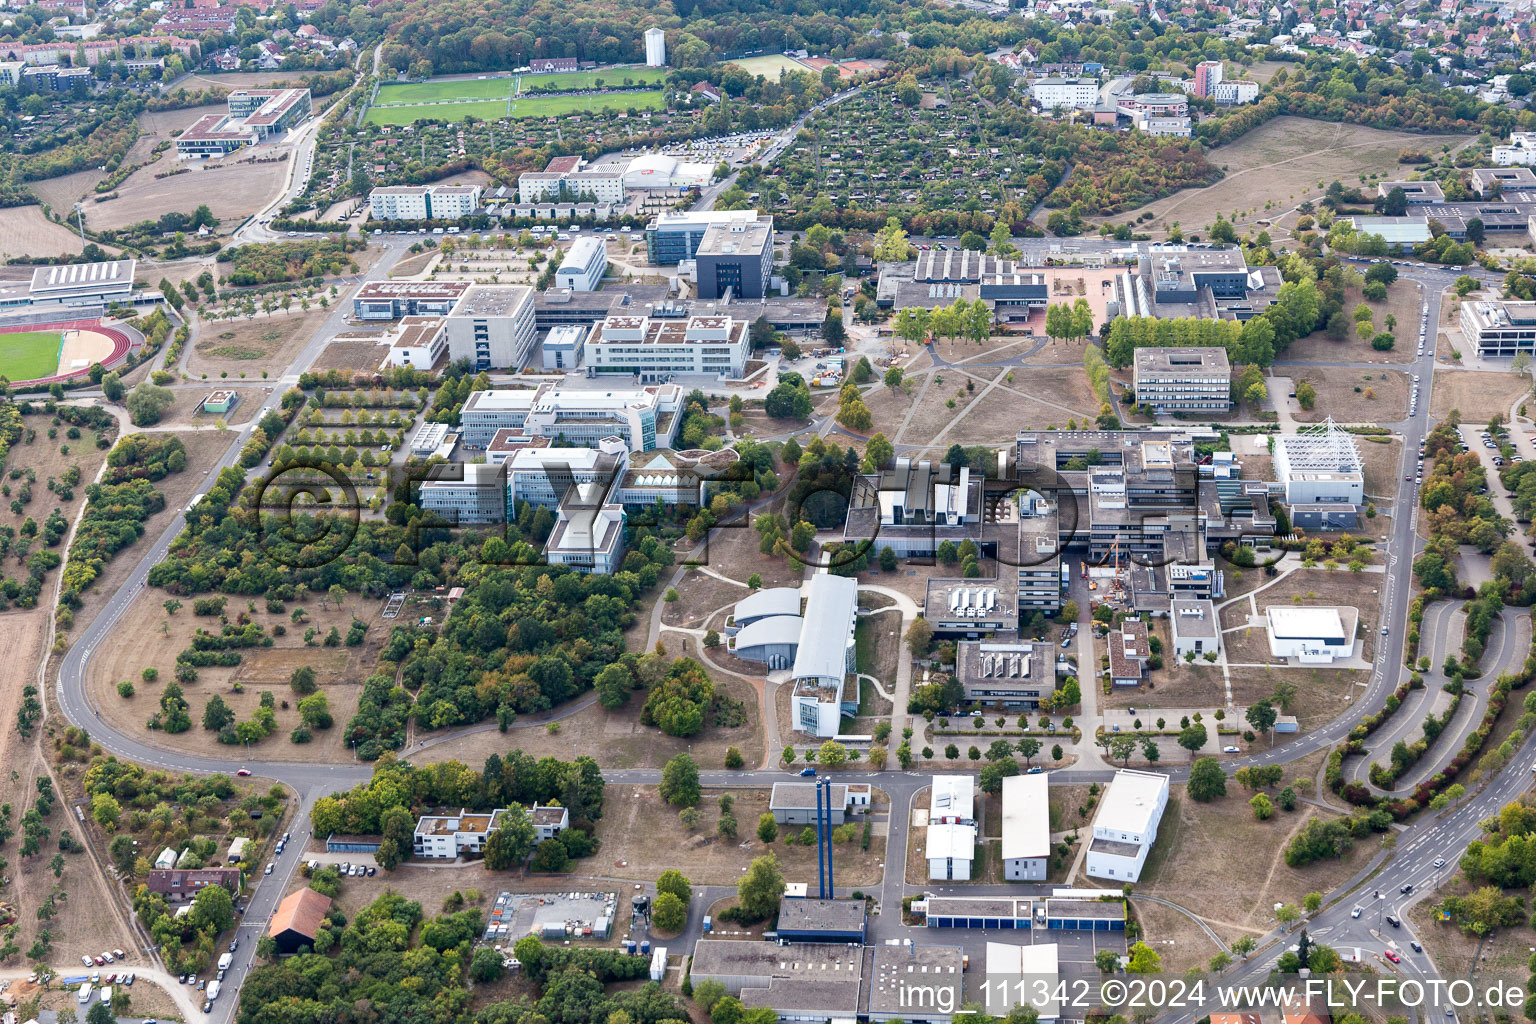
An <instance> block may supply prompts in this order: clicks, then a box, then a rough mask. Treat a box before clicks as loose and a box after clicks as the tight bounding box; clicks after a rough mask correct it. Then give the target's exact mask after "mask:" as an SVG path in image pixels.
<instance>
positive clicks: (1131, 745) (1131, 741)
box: [1109, 734, 1136, 766]
mask: <svg viewBox="0 0 1536 1024" xmlns="http://www.w3.org/2000/svg"><path fill="white" fill-rule="evenodd" d="M1109 751H1110V755H1111V756H1112V757H1114V758H1115V760H1117V761H1119V762H1120V764H1121V765H1122V766H1125V765H1129V764H1130V763H1131V755H1132V754H1134V753H1135V752H1136V737H1135V736H1131V735H1129V734H1125V735H1119V736H1111V737H1110V740H1109Z"/></svg>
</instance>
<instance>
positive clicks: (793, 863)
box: [585, 786, 890, 886]
mask: <svg viewBox="0 0 1536 1024" xmlns="http://www.w3.org/2000/svg"><path fill="white" fill-rule="evenodd" d="M725 793H729V795H730V796H731V797H732V798H733V800H734V801H735V802H734V805H733V807H732V809H731V813H732V814H733V815H734V816H735V818H736V822H737V835H736V838H735V839H734V840H731V839H722V838H719V837H718V836H717V835H716V831H715V829H716V824H717V823H718V822H719V820H720V816H721V815H720V805H719V800H720V797H721V795H722V794H725ZM769 795H770V791H769V790H767V789H760V788H754V789H731V790H720V789H705V790H704V796H703V798H702V799H701V800H700V801H699V806H698V811H699V824H698V827H697V829H695V830H693V831H692V832H690V831H689V830H688V829H686V828H684V827H683V824H682V822H680V821H679V820H678V817H677V815H678V810H679V808H676V807H670V806H668V805H667V804H666V803H665V802H663V801H662V799H661V797H660V796H659V795H658V794H657V792H656V789H655V787H653V786H609V787H608V789H607V790H606V795H605V796H604V798H603V817H602V819H601V820H599V821H598V823H597V837H598V839H600V840H601V841H602V844H603V845H602V849H601V850H600V851H599V852H598V855H597V857H595V858H593V860H592V861H588V862H585V863H587V864H590V868H589V870H591V871H592V872H593V873H594V874H604V875H612V876H614V877H617V878H634V879H645V880H647V881H649V880H651V879H654V878H655V877H656V876H657V875H659V874H661V873H662V872H663V871H665V870H667V869H668V868H673V867H677V866H678V865H679V864H680V863H682V864H686V865H687V867H686V868H685V869H684V873H685V874H686V875H687V876H688V880H689V881H691V882H692V883H693V884H694V885H732V884H734V883H735V882H736V881H737V879H739V878H740V877H741V873H742V871H744V870H745V869H746V867H747V865H748V864H750V863H751V862H752V859H753V858H754V857H761V856H762V855H763V854H765V853H773V854H775V855H776V856H777V857H778V858H779V868H780V870H781V871H783V872H784V878H785V879H786V880H787V881H790V882H814V881H815V879H816V869H815V867H814V866H813V865H814V862H815V860H816V847H815V844H812V845H810V846H804V845H801V844H799V843H789V842H787V841H786V839H787V837H788V835H789V833H791V832H793V833H795V834H796V838H798V834H799V832H800V828H798V827H796V826H792V825H785V826H780V829H779V836H778V838H777V839H775V840H774V841H773V842H771V843H764V842H763V841H762V840H760V839H758V837H757V821H758V818H759V817H761V816H762V815H763V814H765V813H767V812H768V798H769ZM875 800H876V803H877V804H880V805H883V806H885V807H888V806H889V803H890V801H889V798H887V797H886V796H885V794H884V793H883V792H881V791H879V790H876V797H875ZM854 822H855V836H854V839H853V841H852V842H850V843H842V844H839V845H838V847H837V880H838V883H839V884H840V885H868V886H873V885H878V884H879V882H880V878H881V875H882V872H883V868H882V866H881V865H882V863H883V862H884V861H885V837H884V836H883V835H880V834H879V832H878V830H876V833H875V834H874V835H872V836H871V837H870V842H869V849H868V850H864V849H861V848H860V846H861V844H860V835H861V834H862V830H863V827H864V823H863V820H862V819H854Z"/></svg>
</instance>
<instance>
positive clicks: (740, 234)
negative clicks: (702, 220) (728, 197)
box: [693, 220, 773, 299]
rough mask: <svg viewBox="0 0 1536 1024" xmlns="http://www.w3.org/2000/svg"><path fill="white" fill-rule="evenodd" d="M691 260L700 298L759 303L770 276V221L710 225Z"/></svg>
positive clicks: (741, 221) (771, 261)
mask: <svg viewBox="0 0 1536 1024" xmlns="http://www.w3.org/2000/svg"><path fill="white" fill-rule="evenodd" d="M693 259H694V280H695V281H696V282H697V284H698V289H699V297H700V298H702V299H719V298H724V297H725V296H726V295H730V297H731V298H733V299H761V298H763V297H764V296H766V295H767V294H768V280H769V278H770V277H772V276H773V221H772V220H754V221H747V220H735V221H731V222H730V223H726V224H711V225H710V226H709V227H708V228H707V229H705V231H704V237H703V238H702V239H700V241H699V246H698V249H697V250H696V251H695V252H694V257H693Z"/></svg>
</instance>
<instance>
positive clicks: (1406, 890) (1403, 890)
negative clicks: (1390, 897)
mask: <svg viewBox="0 0 1536 1024" xmlns="http://www.w3.org/2000/svg"><path fill="white" fill-rule="evenodd" d="M1397 891H1398V892H1399V893H1401V894H1402V895H1404V896H1407V895H1408V894H1409V893H1411V892H1413V883H1412V882H1409V883H1408V884H1407V885H1405V886H1403V887H1402V888H1401V889H1399V890H1397Z"/></svg>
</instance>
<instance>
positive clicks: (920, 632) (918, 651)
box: [906, 615, 933, 658]
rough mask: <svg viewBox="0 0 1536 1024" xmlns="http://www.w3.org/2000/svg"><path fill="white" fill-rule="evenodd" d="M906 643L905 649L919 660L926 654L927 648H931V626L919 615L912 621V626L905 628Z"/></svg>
mask: <svg viewBox="0 0 1536 1024" xmlns="http://www.w3.org/2000/svg"><path fill="white" fill-rule="evenodd" d="M906 641H907V649H908V650H909V651H911V652H912V656H913V657H914V658H921V657H922V656H923V655H925V654H927V653H928V648H929V647H931V646H933V626H931V625H930V624H929V623H928V620H927V619H925V618H923V617H922V616H921V615H919V616H918V617H917V618H915V619H913V620H912V625H910V626H908V627H907V635H906Z"/></svg>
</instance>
